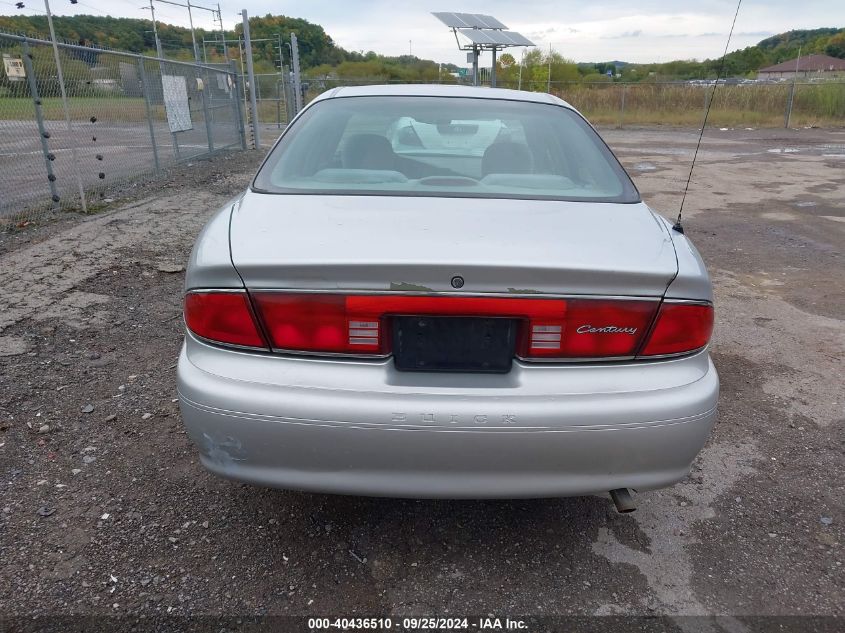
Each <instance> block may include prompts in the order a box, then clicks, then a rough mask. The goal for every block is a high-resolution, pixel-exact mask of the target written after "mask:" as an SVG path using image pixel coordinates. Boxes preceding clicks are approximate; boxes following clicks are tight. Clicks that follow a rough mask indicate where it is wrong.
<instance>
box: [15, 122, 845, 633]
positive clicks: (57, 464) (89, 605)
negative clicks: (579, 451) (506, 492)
mask: <svg viewBox="0 0 845 633" xmlns="http://www.w3.org/2000/svg"><path fill="white" fill-rule="evenodd" d="M605 136H606V138H607V139H608V141H609V143H610V144H611V146H612V147H613V148H614V149H615V150H616V151H617V152H618V154H619V155H620V157H621V158H622V160H623V162H624V163H625V164H626V166H627V167H628V168H629V169H630V170H631V173H632V174H633V176H634V178H635V180H636V182H637V185H638V186H639V187H640V189H641V191H642V193H643V196H644V198H645V199H646V201H648V202H649V203H651V204H652V206H654V207H655V208H657V209H659V210H661V211H663V212H665V213H666V214H667V215H672V214H673V213H674V210H675V209H677V205H678V203H679V201H680V191H681V189H682V184H683V181H685V179H686V171H687V169H688V165H689V160H690V158H691V153H692V152H691V149H692V147H693V145H694V141H695V132H694V131H692V130H663V129H661V130H622V131H614V130H609V131H607V132H606V134H605ZM258 159H259V156H257V155H256V154H255V153H251V154H245V155H232V156H229V157H220V158H218V159H215V160H214V161H212V162H209V163H207V164H206V165H207V169H203V170H201V171H202V174H201V175H198V173H199V172H198V171H197V170H196V169H193V170H191V171H190V172H180V171H178V170H177V171H176V172H174V173H173V174H172V175H171V177H170V179H168V180H167V181H165V182H164V183H163V184H162V183H158V184H155V185H151V186H147V187H146V188H144V187H142V188H140V192H138V191H136V192H134V193H133V194H132V195H133V196H134V199H132V200H129V201H126V202H124V203H123V204H122V205H121V206H119V207H118V208H114V209H112V210H109V211H106V212H104V213H101V214H99V215H96V216H92V217H87V218H84V219H80V218H71V219H66V220H64V221H62V222H59V223H57V224H54V225H50V226H44V227H35V228H32V227H29V228H27V229H25V230H23V231H19V232H15V233H6V234H4V235H3V236H2V238H0V262H1V263H0V287H2V288H3V290H2V299H0V354H2V357H0V394H2V395H1V396H0V477H2V479H0V560H2V571H0V605H2V606H0V613H2V614H3V615H6V616H11V615H27V616H48V620H49V618H55V617H57V616H59V615H66V614H100V615H102V614H109V615H125V614H133V615H144V616H150V617H154V616H156V615H159V614H171V615H191V614H193V615H197V614H226V615H243V616H262V615H265V614H282V615H284V614H299V615H302V614H316V615H337V616H344V615H354V614H358V615H360V614H370V615H373V614H394V615H403V614H418V615H419V614H429V615H434V614H441V615H442V614H446V615H448V614H454V615H458V614H482V615H483V614H488V613H492V614H495V615H499V616H504V615H506V614H523V615H524V614H547V615H592V614H601V615H614V614H639V615H649V616H653V615H666V616H673V617H674V616H683V615H705V614H719V615H727V616H731V617H728V618H726V619H723V620H719V621H713V620H701V619H685V618H679V619H673V620H672V621H671V622H668V621H667V622H668V624H667V626H670V627H674V629H673V630H695V631H729V632H731V633H735V632H741V631H751V630H759V629H760V627H761V626H762V625H761V621H759V620H752V619H749V617H748V616H760V615H771V616H783V615H801V616H810V615H822V616H830V615H834V616H839V618H842V617H843V616H845V602H843V600H842V596H843V595H845V575H843V538H844V537H845V530H843V527H844V526H845V508H843V499H845V475H844V474H843V466H845V460H843V448H845V446H844V445H843V438H845V434H843V430H845V413H843V405H845V392H843V373H844V372H843V370H844V369H845V367H844V366H843V358H845V323H844V322H843V320H842V316H843V308H845V262H843V247H844V246H845V200H843V192H845V130H835V131H829V130H797V131H796V130H768V131H762V130H760V131H754V130H724V131H720V130H713V131H708V134H707V136H706V138H705V145H704V148H703V152H702V154H701V155H700V157H699V159H700V165H699V167H698V168H697V170H696V174H695V178H694V184H693V187H692V189H691V192H690V195H689V197H688V198H687V203H686V212H685V214H686V220H685V226H686V230H687V234H688V235H690V236H691V237H692V238H693V240H694V241H695V242H696V244H697V245H698V247H699V248H700V250H701V251H702V254H703V256H704V258H705V260H706V261H707V262H708V265H709V267H710V270H711V273H712V275H713V278H714V282H715V287H716V297H717V313H718V316H717V320H718V323H717V329H716V334H715V341H714V344H713V353H714V359H715V362H716V365H717V367H718V369H719V371H720V374H721V377H722V397H721V405H720V407H721V412H720V418H719V422H718V425H717V427H716V429H715V432H714V434H713V436H712V438H711V440H710V442H709V444H708V446H707V447H706V449H705V450H704V452H703V453H702V454H701V456H700V458H699V459H698V461H697V463H696V465H695V467H694V469H693V472H692V473H691V475H690V477H689V478H688V479H687V480H686V481H684V482H683V483H681V484H679V485H677V486H675V487H674V488H671V489H668V490H663V491H658V492H649V493H643V494H640V495H639V497H638V501H639V509H638V511H637V512H636V513H634V514H632V515H619V514H616V513H615V511H614V510H613V508H612V504H611V503H610V501H609V500H608V499H607V498H601V497H585V498H575V499H560V500H536V501H514V502H448V501H407V500H386V499H366V498H344V497H332V496H320V495H309V494H299V493H291V492H283V491H276V490H263V489H258V488H253V487H249V486H243V485H239V484H235V483H231V482H227V481H222V480H219V479H216V478H214V477H212V476H210V475H208V474H206V472H205V471H204V470H203V469H202V468H201V466H200V465H199V464H198V462H197V459H196V456H195V452H194V450H193V447H192V446H191V445H190V444H189V442H188V440H187V437H186V435H185V433H184V432H183V430H182V426H181V423H180V420H179V413H178V409H177V405H176V402H175V401H174V398H175V397H176V392H175V385H174V373H175V363H176V356H177V352H178V350H179V346H180V344H181V338H182V324H181V321H180V318H179V317H180V300H181V297H180V290H181V284H182V274H181V273H180V272H178V270H179V267H180V266H181V265H182V264H184V262H185V261H186V258H187V254H188V252H189V249H190V246H191V243H192V241H193V239H194V237H195V235H196V234H197V232H198V231H199V229H200V227H201V226H202V224H203V222H204V220H205V219H206V218H207V217H208V216H209V214H210V213H211V212H212V210H213V209H215V208H216V207H218V206H220V205H221V204H222V203H223V202H225V201H226V200H227V198H229V197H230V196H232V195H234V194H235V193H237V191H238V190H239V189H241V188H242V187H244V186H245V184H246V182H247V178H248V174H249V173H250V172H251V171H252V170H253V169H254V165H255V164H256V162H257V161H258ZM186 169H187V168H186ZM170 271H177V272H170ZM785 622H786V621H784V620H773V621H769V624H771V625H772V626H783V625H784V624H785ZM795 626H796V627H797V628H795V629H791V630H822V629H824V630H831V631H832V630H841V629H836V627H837V626H843V627H845V620H843V619H839V620H817V621H815V622H813V623H812V624H811V623H810V622H809V621H808V620H799V621H797V624H795ZM814 627H815V628H814ZM0 628H2V625H0Z"/></svg>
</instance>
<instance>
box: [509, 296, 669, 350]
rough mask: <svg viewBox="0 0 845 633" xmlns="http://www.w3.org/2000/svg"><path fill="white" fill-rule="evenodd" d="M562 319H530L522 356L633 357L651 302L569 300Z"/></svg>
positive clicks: (649, 315) (651, 309)
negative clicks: (525, 345)
mask: <svg viewBox="0 0 845 633" xmlns="http://www.w3.org/2000/svg"><path fill="white" fill-rule="evenodd" d="M565 303H566V310H565V311H564V314H563V318H562V319H558V320H555V321H548V322H546V321H544V320H542V319H532V320H531V323H530V324H529V326H530V332H529V337H528V340H527V347H526V348H524V350H523V354H522V356H523V357H524V358H564V359H565V358H617V357H624V356H633V355H634V354H635V353H636V351H637V347H638V346H639V343H640V341H642V338H643V334H644V333H645V331H646V329H648V326H649V324H650V323H651V320H652V318H653V317H654V311H655V309H656V307H657V304H656V303H655V302H654V301H636V300H633V301H626V300H605V299H569V300H567V301H566V302H565Z"/></svg>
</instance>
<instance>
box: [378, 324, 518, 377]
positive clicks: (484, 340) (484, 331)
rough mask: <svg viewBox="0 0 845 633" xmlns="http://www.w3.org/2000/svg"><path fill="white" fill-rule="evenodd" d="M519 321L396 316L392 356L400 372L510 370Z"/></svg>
mask: <svg viewBox="0 0 845 633" xmlns="http://www.w3.org/2000/svg"><path fill="white" fill-rule="evenodd" d="M518 324H519V322H518V321H517V320H516V319H507V318H501V317H441V316H435V317H432V316H397V317H393V328H392V329H393V358H394V362H395V364H396V368H397V369H398V370H400V371H432V372H477V373H491V374H493V373H495V374H504V373H507V372H509V371H510V369H511V365H512V364H513V357H514V351H515V349H516V333H517V328H518Z"/></svg>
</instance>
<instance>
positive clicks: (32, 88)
mask: <svg viewBox="0 0 845 633" xmlns="http://www.w3.org/2000/svg"><path fill="white" fill-rule="evenodd" d="M21 49H22V50H23V65H24V68H25V69H26V77H27V81H28V82H29V92H30V94H31V95H32V103H33V105H34V106H35V120H36V121H37V122H38V135H39V136H40V137H41V153H42V154H44V165H45V166H46V167H47V181H48V182H49V183H50V194H51V196H52V198H53V207H54V208H55V207H56V204H55V203H57V202H58V201H59V199H60V198H59V192H58V191H57V190H56V175H55V174H54V173H53V159H54V158H55V156H53V155H52V154H51V153H50V146H49V144H48V143H47V138H48V137H49V133H48V132H47V130H46V128H45V127H44V113H43V112H41V97H40V96H39V95H38V82H36V81H35V69H34V67H33V65H32V58H31V57H30V52H29V43H28V42H27V41H26V40H23V42H21Z"/></svg>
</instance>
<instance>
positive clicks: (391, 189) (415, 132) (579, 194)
mask: <svg viewBox="0 0 845 633" xmlns="http://www.w3.org/2000/svg"><path fill="white" fill-rule="evenodd" d="M253 188H254V189H256V190H258V191H263V192H267V193H291V194H308V193H317V194H338V195H356V194H358V195H418V196H450V197H452V196H466V197H478V198H483V197H487V198H521V199H524V198H537V199H554V200H590V201H596V202H638V201H639V194H638V193H637V191H636V189H635V188H634V186H633V184H632V183H631V180H630V179H629V178H628V176H627V175H626V174H625V171H624V170H623V169H622V167H621V166H620V165H619V162H618V161H617V160H616V158H615V157H614V156H613V154H612V153H611V152H610V150H609V149H608V148H607V146H606V145H605V144H604V142H603V141H602V140H601V139H600V138H599V136H598V134H596V132H595V131H594V130H593V129H592V127H590V125H589V124H587V123H586V121H584V119H583V118H581V117H580V116H579V115H578V114H576V113H575V112H573V111H571V110H569V109H568V108H564V107H562V106H556V105H551V104H548V105H547V104H539V103H530V102H523V101H506V100H498V99H475V98H462V97H414V96H407V97H345V98H336V99H326V100H324V101H320V102H318V103H316V104H314V105H313V106H312V107H310V108H309V109H308V110H307V111H306V112H304V113H303V115H302V117H300V119H298V120H297V122H296V123H294V124H293V125H292V126H291V129H290V130H288V131H287V133H285V135H284V136H283V137H282V140H281V141H280V142H279V143H278V144H277V145H276V147H275V148H274V149H273V150H272V152H271V153H270V156H269V157H268V158H267V160H266V162H265V163H264V165H263V166H262V168H261V170H260V171H259V173H258V175H257V176H256V178H255V181H254V183H253Z"/></svg>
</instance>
